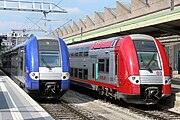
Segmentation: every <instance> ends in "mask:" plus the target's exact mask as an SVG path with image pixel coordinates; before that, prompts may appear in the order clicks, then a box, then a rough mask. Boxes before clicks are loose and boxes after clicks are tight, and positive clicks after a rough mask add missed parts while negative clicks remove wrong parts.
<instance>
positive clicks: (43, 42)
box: [26, 37, 70, 97]
mask: <svg viewBox="0 0 180 120" xmlns="http://www.w3.org/2000/svg"><path fill="white" fill-rule="evenodd" d="M26 51H27V54H26V73H27V82H26V88H27V89H28V90H29V91H30V92H32V93H33V92H38V93H39V94H40V96H41V97H61V96H62V95H63V94H64V93H65V92H66V91H67V90H68V89H69V78H70V74H69V58H68V51H67V47H66V44H65V43H64V41H63V40H61V39H60V38H48V37H43V38H36V37H34V38H33V39H32V40H31V41H30V43H29V44H28V45H27V47H26ZM32 95H35V94H34V93H33V94H32ZM40 96H39V97H40Z"/></svg>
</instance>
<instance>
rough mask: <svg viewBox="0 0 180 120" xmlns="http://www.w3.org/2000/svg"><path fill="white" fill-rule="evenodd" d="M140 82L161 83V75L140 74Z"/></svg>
mask: <svg viewBox="0 0 180 120" xmlns="http://www.w3.org/2000/svg"><path fill="white" fill-rule="evenodd" d="M140 83H141V84H163V76H141V77H140Z"/></svg>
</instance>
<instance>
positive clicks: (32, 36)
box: [4, 35, 58, 53]
mask: <svg viewBox="0 0 180 120" xmlns="http://www.w3.org/2000/svg"><path fill="white" fill-rule="evenodd" d="M34 37H36V38H37V40H43V39H54V40H57V39H58V37H56V36H49V35H48V36H34V35H31V36H29V37H27V40H26V41H24V42H22V43H20V44H18V45H17V46H15V47H13V48H11V49H10V50H8V51H5V52H4V53H8V52H11V51H13V50H16V49H17V48H23V47H24V46H25V45H26V44H27V43H28V41H29V40H31V39H33V38H34Z"/></svg>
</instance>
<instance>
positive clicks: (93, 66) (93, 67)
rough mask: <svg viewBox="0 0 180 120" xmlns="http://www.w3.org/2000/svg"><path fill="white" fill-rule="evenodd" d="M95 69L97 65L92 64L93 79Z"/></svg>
mask: <svg viewBox="0 0 180 120" xmlns="http://www.w3.org/2000/svg"><path fill="white" fill-rule="evenodd" d="M94 69H95V64H94V63H93V64H92V77H93V78H94V77H95V74H94Z"/></svg>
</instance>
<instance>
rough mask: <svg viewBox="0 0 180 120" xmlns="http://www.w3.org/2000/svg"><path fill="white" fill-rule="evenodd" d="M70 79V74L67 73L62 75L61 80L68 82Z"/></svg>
mask: <svg viewBox="0 0 180 120" xmlns="http://www.w3.org/2000/svg"><path fill="white" fill-rule="evenodd" d="M69 78H70V74H69V73H68V72H66V73H63V74H62V80H68V79H69Z"/></svg>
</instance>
